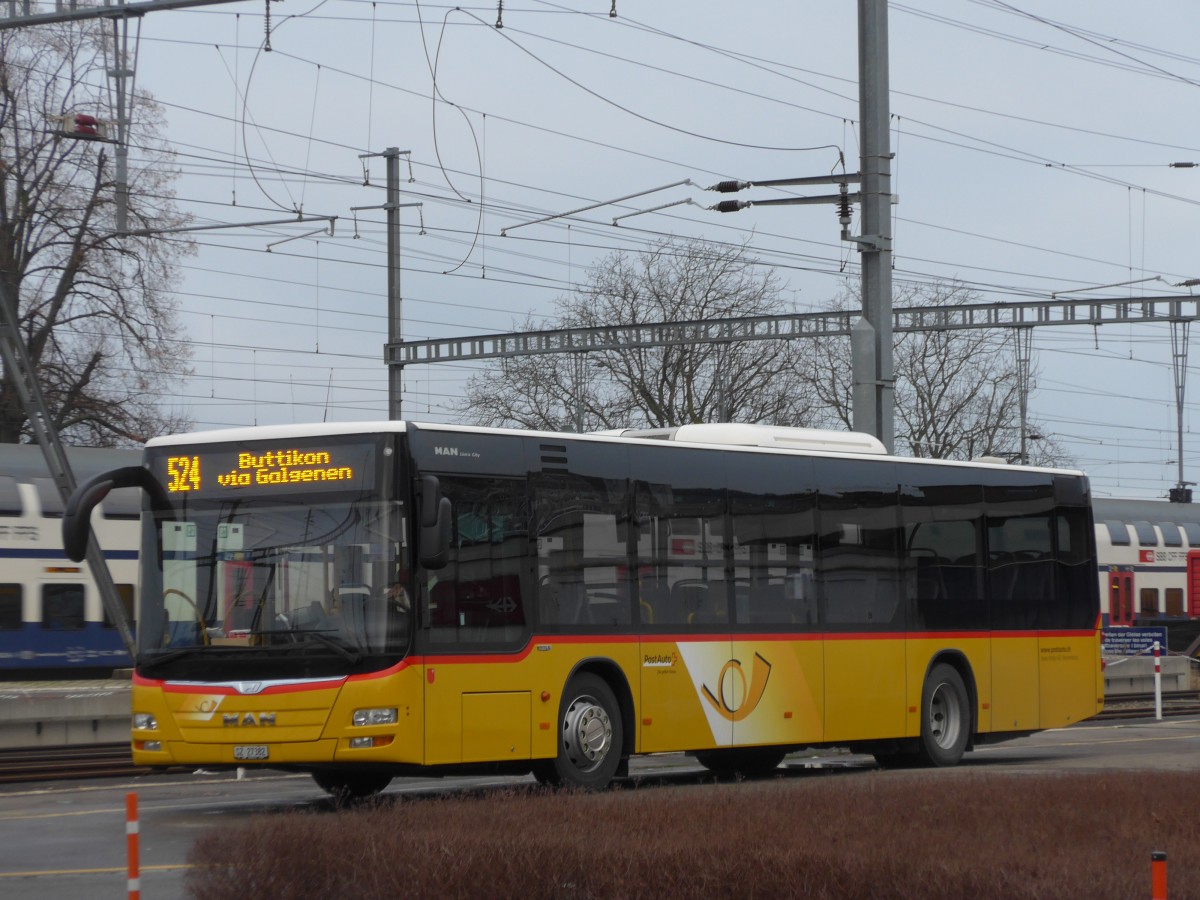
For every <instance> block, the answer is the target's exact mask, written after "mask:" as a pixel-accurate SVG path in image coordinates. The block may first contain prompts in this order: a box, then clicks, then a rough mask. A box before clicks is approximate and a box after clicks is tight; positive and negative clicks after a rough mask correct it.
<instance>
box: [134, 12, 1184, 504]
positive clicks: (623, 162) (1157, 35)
mask: <svg viewBox="0 0 1200 900" xmlns="http://www.w3.org/2000/svg"><path fill="white" fill-rule="evenodd" d="M504 6H505V8H504V11H503V25H504V27H503V28H502V29H497V28H496V27H495V24H496V19H497V5H496V4H495V3H491V4H481V5H475V6H464V7H460V8H457V9H456V8H455V7H453V6H449V5H446V4H444V3H443V4H434V3H421V4H419V5H418V4H415V3H387V2H378V3H375V4H372V3H369V2H352V0H328V2H324V3H317V2H313V3H302V2H298V0H288V2H287V3H274V4H271V6H270V11H271V23H272V31H271V38H270V44H271V48H272V49H271V51H270V52H264V51H263V50H262V42H263V36H264V22H263V11H264V4H263V3H257V2H247V3H237V4H228V5H224V6H219V7H211V8H202V9H195V10H187V11H182V10H181V11H174V12H164V13H157V14H154V15H151V16H147V17H146V18H145V20H144V22H143V25H142V45H141V51H140V59H139V64H138V86H139V87H140V88H143V89H146V90H149V91H151V92H152V93H154V94H155V96H156V97H157V98H158V99H159V100H160V101H161V102H162V103H163V104H164V106H165V108H166V112H167V117H168V121H169V132H168V136H169V138H170V140H171V141H172V142H173V143H174V144H175V146H176V147H177V149H178V151H179V159H178V162H179V164H180V168H181V170H182V172H183V174H184V177H183V179H182V181H181V182H180V184H179V199H180V204H181V206H182V207H183V208H185V209H186V210H187V211H189V212H191V213H192V214H193V215H195V216H196V218H197V221H198V222H199V223H204V224H207V223H216V222H240V221H257V220H261V219H264V218H276V217H279V216H286V215H288V214H289V212H290V211H294V210H295V209H298V208H302V209H303V211H304V212H305V213H306V214H313V215H336V216H338V217H339V219H338V222H337V226H336V230H335V234H334V235H333V236H329V235H326V234H321V235H315V236H309V237H307V238H303V239H298V240H292V241H289V242H287V243H284V244H280V245H277V246H275V247H273V248H272V249H271V251H270V252H269V253H268V252H267V249H266V248H267V245H268V244H271V243H273V242H275V241H279V240H281V239H282V238H285V237H289V236H295V235H300V234H303V233H305V232H308V231H311V230H312V229H314V228H316V227H317V226H316V225H308V226H299V225H297V226H289V227H279V228H271V229H237V230H232V231H215V232H206V233H201V234H198V235H197V236H196V240H197V242H198V246H199V253H198V255H197V256H195V257H194V258H192V259H191V260H189V261H188V264H187V268H186V270H185V273H184V274H185V277H184V279H183V281H182V282H181V284H180V286H179V294H178V299H179V303H180V306H181V309H182V311H183V315H184V321H185V324H186V326H187V328H188V330H189V332H190V336H191V340H192V350H193V353H194V359H193V367H194V369H195V376H194V377H193V378H191V379H190V380H189V381H188V382H187V383H186V384H185V385H183V386H182V387H181V390H180V396H179V399H178V402H179V403H180V405H181V406H184V407H186V408H188V409H189V410H190V411H191V413H192V415H193V416H194V418H195V419H196V421H197V424H198V427H201V428H213V427H220V426H224V425H239V424H251V423H259V424H265V423H272V422H291V421H305V420H316V421H320V420H321V419H323V418H328V419H329V420H349V419H360V418H381V417H383V415H384V411H385V405H386V396H387V391H386V377H385V372H384V368H383V365H382V345H383V343H384V339H385V328H386V319H385V312H386V310H385V305H384V292H385V280H384V270H383V265H384V245H383V227H382V223H383V214H382V212H381V211H379V210H369V211H367V210H364V211H362V212H359V213H358V214H357V224H356V223H355V218H356V217H355V214H353V213H352V212H351V211H350V210H351V207H355V206H359V207H366V206H373V205H378V204H380V203H382V201H383V193H382V184H383V173H384V169H383V162H382V160H379V159H375V160H372V161H370V163H369V170H370V171H369V174H370V180H371V185H370V186H364V185H363V183H362V182H363V167H362V166H363V164H362V162H361V161H360V159H359V158H358V157H359V154H361V153H365V152H379V151H381V150H383V149H384V148H386V147H389V146H392V147H399V148H400V149H403V150H411V151H412V177H413V179H414V180H413V181H412V182H411V183H407V182H406V183H405V185H404V197H403V200H404V201H405V202H421V203H423V204H424V205H423V207H422V208H421V210H420V212H419V213H418V211H417V210H416V209H406V210H405V211H404V213H403V219H404V224H405V229H404V235H403V240H402V249H403V255H404V275H403V284H402V287H403V294H404V297H405V333H406V336H407V337H410V338H427V337H449V336H457V335H463V334H471V333H477V332H492V331H504V330H507V329H509V328H511V327H512V326H513V324H514V322H516V321H518V320H520V319H523V318H524V316H525V314H526V313H527V312H530V311H532V312H534V313H535V314H537V313H548V312H549V311H550V308H551V303H552V301H553V299H554V298H555V297H556V296H557V295H558V294H560V293H561V292H563V291H565V290H567V289H568V288H569V286H570V285H571V284H573V283H577V282H579V281H580V280H582V279H583V278H584V277H585V273H586V268H587V266H588V265H589V264H591V263H593V262H594V261H596V260H597V259H599V258H600V257H602V256H603V255H604V254H606V253H608V252H610V251H611V250H613V249H618V248H623V249H629V250H637V249H639V248H641V247H644V246H646V244H647V242H650V241H653V240H655V239H657V238H659V237H661V236H664V235H668V234H677V235H694V236H699V237H704V238H708V239H712V240H719V241H733V242H741V241H743V240H745V241H748V242H749V245H750V247H751V249H752V252H753V253H754V254H755V255H756V257H757V258H758V259H760V260H761V261H762V263H763V264H764V265H771V266H776V267H779V271H780V274H781V275H782V276H783V278H784V279H785V280H786V282H787V284H788V287H789V289H790V291H791V292H792V293H793V296H794V299H795V303H796V306H797V309H800V310H806V309H812V308H815V307H817V306H819V305H820V304H821V303H822V302H824V301H825V300H826V299H827V298H829V297H830V296H832V295H833V294H835V293H837V292H838V291H839V290H840V289H841V285H842V280H843V279H845V278H856V277H857V267H856V266H857V260H856V253H855V252H854V250H853V249H852V248H850V247H848V246H846V245H845V244H843V243H842V242H841V241H840V240H839V238H838V225H837V222H836V218H835V215H834V212H833V210H832V208H828V207H784V208H754V209H750V210H747V211H744V212H741V213H738V214H736V215H726V216H721V215H718V214H716V213H712V212H707V211H705V210H703V209H702V208H701V207H698V206H676V207H672V208H671V209H668V210H664V211H662V212H659V213H652V214H647V215H644V216H637V217H635V218H631V219H625V220H622V225H621V226H620V227H613V226H612V224H611V220H612V217H613V216H614V215H619V214H624V213H628V212H631V211H633V210H634V209H637V208H639V207H640V208H647V207H651V206H657V205H659V204H663V203H668V202H671V201H676V200H682V199H685V198H691V199H693V200H695V201H696V202H697V203H699V204H702V205H708V204H711V203H713V202H715V201H716V200H717V199H718V198H717V196H716V195H714V194H708V193H703V192H701V191H698V190H696V189H689V188H684V187H679V188H673V189H669V190H665V191H661V192H658V193H654V194H649V195H647V196H646V197H645V198H644V199H642V200H639V201H631V202H629V203H626V204H623V205H622V206H621V207H620V208H613V209H599V210H595V211H593V212H589V213H587V214H584V215H582V216H579V217H577V218H574V219H570V220H567V219H560V220H556V221H554V222H553V223H547V224H544V225H537V226H530V227H528V228H521V229H516V230H514V231H511V232H510V234H509V236H508V237H500V231H501V229H502V228H505V227H506V226H512V225H514V224H516V223H519V222H522V221H527V220H529V219H533V218H537V217H540V216H543V215H547V214H550V213H554V212H563V211H566V210H569V209H572V208H575V207H578V206H581V205H584V204H587V203H589V202H593V201H599V200H603V199H607V198H612V197H618V196H622V195H626V194H630V193H633V192H635V191H640V190H645V189H649V188H653V187H655V186H659V185H665V184H668V183H672V182H676V181H680V180H681V179H685V178H690V179H692V180H693V181H695V182H697V183H698V184H702V185H705V184H710V183H712V182H714V181H717V180H720V179H723V178H741V179H751V180H753V179H769V178H782V177H788V176H799V175H817V174H825V173H829V172H831V171H834V170H836V169H837V168H838V167H839V154H840V153H841V154H844V157H845V165H846V168H847V169H848V170H849V171H856V170H857V169H858V144H857V122H856V120H857V116H858V109H857V84H856V77H857V75H856V73H857V60H856V53H857V50H856V4H853V3H849V2H841V3H836V4H829V3H824V4H816V3H792V4H779V3H765V2H750V3H741V4H728V3H711V2H706V0H701V2H695V0H692V2H679V0H654V2H647V0H642V2H633V0H618V2H617V4H616V11H617V14H618V15H617V17H616V18H610V17H609V15H608V13H609V11H610V8H611V7H612V2H611V0H587V2H571V3H561V4H560V3H541V2H534V0H521V2H518V3H506V4H505V5H504ZM890 21H891V35H890V41H891V83H892V91H893V95H892V99H891V103H892V113H893V133H892V148H893V150H894V151H895V152H896V160H895V162H894V167H893V171H894V174H895V178H894V187H895V190H896V193H897V194H898V195H899V199H900V202H899V204H898V205H897V207H896V218H895V238H896V240H895V261H896V271H895V276H894V277H895V279H896V281H897V283H898V284H906V283H909V282H917V283H920V282H927V281H929V280H930V279H935V278H957V279H960V280H962V281H963V282H966V283H967V284H968V285H970V286H972V287H974V288H975V289H976V290H977V291H978V292H979V293H980V294H981V296H982V297H983V299H985V300H990V301H998V300H1014V301H1015V300H1031V299H1045V298H1048V296H1049V295H1050V294H1051V293H1052V292H1061V291H1077V289H1079V288H1085V287H1090V286H1100V285H1111V284H1113V283H1116V282H1132V281H1138V282H1140V283H1138V284H1134V285H1130V286H1128V287H1122V288H1097V289H1096V290H1093V291H1090V292H1078V291H1077V292H1076V293H1072V294H1069V295H1068V296H1072V297H1086V296H1094V297H1098V298H1099V297H1113V298H1115V297H1122V296H1130V295H1131V294H1132V295H1133V296H1142V295H1145V296H1156V295H1160V294H1173V293H1181V292H1186V290H1187V289H1184V288H1177V287H1174V286H1173V284H1176V283H1178V282H1182V281H1184V280H1186V279H1190V278H1195V277H1200V261H1197V260H1196V259H1195V258H1194V253H1193V252H1192V247H1193V245H1194V237H1193V236H1194V234H1195V227H1196V224H1197V219H1198V217H1200V206H1198V203H1200V182H1198V181H1197V179H1200V169H1178V168H1171V167H1170V166H1169V164H1170V163H1172V162H1179V161H1196V162H1200V134H1197V125H1196V121H1197V119H1196V116H1195V114H1194V111H1195V109H1196V107H1197V99H1198V98H1200V92H1198V86H1200V55H1197V54H1196V53H1195V52H1194V51H1193V49H1192V43H1193V40H1194V35H1195V34H1196V33H1197V26H1200V8H1198V7H1197V6H1196V5H1195V4H1194V3H1189V2H1184V0H1179V2H1168V0H1163V2H1155V3H1152V4H1138V5H1133V4H1128V3H1123V2H1097V3H1090V4H1086V5H1085V6H1081V5H1080V4H1078V3H1070V2H1039V3H1036V4H1033V3H1022V2H1014V3H1011V4H1010V3H1004V2H993V0H911V2H905V3H893V4H891V7H890ZM435 75H436V84H435ZM133 142H134V144H136V135H134V141H133ZM806 148H815V149H806ZM136 156H137V152H136V148H135V149H134V150H133V157H134V159H135V161H136ZM408 174H409V172H408V167H407V166H404V167H403V175H404V176H405V178H406V179H407V177H408ZM747 196H751V195H747ZM758 196H772V194H770V193H769V192H763V193H761V194H758ZM773 196H778V194H774V195H773ZM235 201H236V205H234V204H235ZM481 201H482V202H481ZM422 222H423V225H424V228H425V232H426V233H425V234H419V233H418V231H419V225H420V224H421V223H422ZM856 226H857V222H856ZM1150 278H1161V279H1162V280H1160V281H1142V279H1150ZM1034 348H1035V354H1036V358H1037V364H1038V368H1039V390H1038V392H1037V393H1036V395H1035V396H1034V397H1033V398H1032V402H1031V412H1032V414H1033V415H1034V416H1035V417H1036V418H1037V419H1038V420H1040V421H1041V422H1043V423H1045V424H1046V426H1047V427H1048V428H1049V429H1050V431H1051V432H1052V433H1053V434H1054V436H1055V437H1056V439H1058V440H1059V441H1060V442H1061V443H1062V444H1063V445H1064V446H1065V447H1066V448H1067V450H1068V451H1069V452H1070V453H1072V454H1073V455H1074V456H1075V457H1076V459H1077V460H1078V462H1079V463H1080V465H1081V466H1082V467H1084V468H1085V469H1087V470H1088V471H1089V472H1090V473H1091V475H1092V476H1093V483H1094V487H1095V490H1096V492H1097V493H1098V494H1102V495H1103V494H1108V495H1117V496H1146V497H1152V496H1161V495H1163V494H1164V493H1165V490H1166V488H1167V487H1168V486H1169V485H1170V484H1172V483H1174V480H1175V474H1176V473H1175V467H1174V464H1173V463H1170V464H1168V461H1171V460H1174V459H1175V436H1174V427H1175V412H1174V402H1173V395H1172V381H1171V368H1170V359H1171V354H1170V340H1169V333H1168V330H1167V328H1166V326H1165V325H1164V326H1161V327H1155V328H1130V327H1124V326H1121V327H1117V326H1113V327H1106V328H1103V329H1100V330H1099V331H1098V332H1097V333H1093V330H1092V329H1090V328H1078V327H1076V328H1061V329H1042V330H1039V331H1038V332H1037V333H1036V336H1035V339H1034ZM1194 362H1195V361H1194V360H1193V364H1194ZM465 374H466V372H465V371H464V370H463V369H458V368H450V367H426V368H424V369H420V368H414V369H410V370H409V371H408V373H406V386H407V392H406V395H405V414H406V415H407V416H410V417H413V418H427V419H434V420H445V419H447V418H448V417H449V414H448V413H447V411H446V404H447V402H448V401H450V400H452V399H453V398H454V397H455V396H457V394H458V391H459V386H460V385H461V383H462V380H463V378H464V377H465ZM1192 380H1193V381H1195V378H1194V377H1193V379H1192ZM1191 387H1192V391H1191V394H1192V396H1193V397H1196V396H1200V393H1197V392H1200V383H1196V384H1194V385H1192V386H1191ZM1195 407H1196V404H1195V402H1190V403H1189V404H1188V415H1187V420H1188V424H1189V426H1190V423H1191V419H1192V418H1193V417H1194V411H1195ZM1185 462H1186V464H1187V467H1188V468H1187V469H1186V470H1185V474H1189V476H1191V477H1194V476H1195V475H1197V474H1200V470H1198V469H1197V468H1196V464H1197V462H1198V460H1197V456H1196V452H1195V449H1194V446H1193V442H1191V441H1190V439H1189V442H1188V446H1187V448H1186V452H1185Z"/></svg>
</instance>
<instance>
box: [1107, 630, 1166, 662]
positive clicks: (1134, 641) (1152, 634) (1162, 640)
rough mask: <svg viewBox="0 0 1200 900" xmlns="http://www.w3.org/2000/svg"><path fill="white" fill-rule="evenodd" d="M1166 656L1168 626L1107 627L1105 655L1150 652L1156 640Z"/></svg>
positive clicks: (1134, 654) (1128, 654) (1129, 654)
mask: <svg viewBox="0 0 1200 900" xmlns="http://www.w3.org/2000/svg"><path fill="white" fill-rule="evenodd" d="M1155 641H1158V646H1159V647H1160V648H1161V649H1162V653H1163V655H1164V656H1165V655H1166V653H1167V628H1166V626H1165V625H1155V626H1153V627H1150V628H1105V629H1104V642H1103V647H1104V655H1105V656H1136V655H1137V654H1139V653H1149V652H1150V650H1151V649H1152V648H1153V647H1154V642H1155Z"/></svg>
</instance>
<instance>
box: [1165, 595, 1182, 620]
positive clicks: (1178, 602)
mask: <svg viewBox="0 0 1200 900" xmlns="http://www.w3.org/2000/svg"><path fill="white" fill-rule="evenodd" d="M1166 593H1167V615H1168V616H1182V615H1185V613H1184V609H1183V588H1167V591H1166Z"/></svg>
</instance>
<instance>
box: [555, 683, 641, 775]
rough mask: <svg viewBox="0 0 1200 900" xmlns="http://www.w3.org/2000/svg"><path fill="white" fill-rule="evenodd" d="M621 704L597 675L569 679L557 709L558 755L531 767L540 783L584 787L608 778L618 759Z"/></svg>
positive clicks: (613, 772) (620, 734)
mask: <svg viewBox="0 0 1200 900" xmlns="http://www.w3.org/2000/svg"><path fill="white" fill-rule="evenodd" d="M623 734H624V733H623V728H622V724H621V708H620V707H619V706H618V705H617V698H616V696H615V695H614V694H613V692H612V688H610V687H609V686H608V684H607V683H606V682H605V681H604V679H603V678H601V677H600V676H598V675H593V674H591V673H590V672H584V673H583V674H580V675H577V676H575V677H574V678H572V679H571V681H570V683H569V684H568V685H567V689H566V691H565V692H564V693H563V699H562V704H561V705H560V706H559V711H558V755H557V756H555V758H554V759H552V760H549V759H548V760H544V761H542V762H541V763H539V764H538V765H537V766H535V768H534V776H535V777H536V778H537V780H538V781H540V782H542V784H553V785H565V786H568V787H580V788H588V789H593V790H594V789H598V788H603V787H605V786H607V785H608V783H609V782H610V781H612V779H613V776H614V775H615V774H616V772H617V766H619V765H620V763H621V747H622V740H623Z"/></svg>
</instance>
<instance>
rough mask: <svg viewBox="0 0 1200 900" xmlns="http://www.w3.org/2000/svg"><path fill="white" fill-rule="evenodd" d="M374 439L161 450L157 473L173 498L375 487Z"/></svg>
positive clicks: (156, 459)
mask: <svg viewBox="0 0 1200 900" xmlns="http://www.w3.org/2000/svg"><path fill="white" fill-rule="evenodd" d="M375 451H376V447H375V442H374V441H373V440H367V441H364V440H361V439H359V440H355V441H352V442H347V441H344V440H325V441H323V442H320V443H315V442H312V441H308V440H293V441H271V442H269V443H268V442H266V441H264V442H261V443H255V444H238V445H229V444H200V445H196V446H193V447H186V448H184V447H162V448H155V449H154V450H153V451H151V452H152V453H153V455H152V456H151V461H150V465H151V469H152V471H153V472H154V474H155V476H156V477H157V478H158V480H159V482H160V483H161V484H162V486H163V487H164V488H165V489H166V491H167V493H168V494H174V495H183V494H190V495H194V496H198V497H223V496H233V495H236V494H246V495H250V494H253V495H255V496H264V495H270V494H278V493H297V492H306V491H345V490H349V491H365V490H371V489H372V488H374V486H375Z"/></svg>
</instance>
